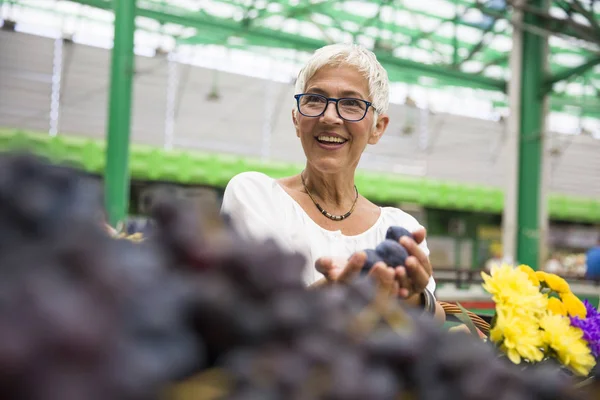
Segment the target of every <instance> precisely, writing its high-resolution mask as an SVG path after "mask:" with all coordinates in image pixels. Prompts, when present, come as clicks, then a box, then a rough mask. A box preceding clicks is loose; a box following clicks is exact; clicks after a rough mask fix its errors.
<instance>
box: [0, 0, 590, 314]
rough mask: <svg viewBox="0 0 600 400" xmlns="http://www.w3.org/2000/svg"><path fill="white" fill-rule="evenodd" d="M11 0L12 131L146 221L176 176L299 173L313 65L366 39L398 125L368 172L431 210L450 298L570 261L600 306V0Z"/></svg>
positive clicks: (3, 124) (437, 260)
mask: <svg viewBox="0 0 600 400" xmlns="http://www.w3.org/2000/svg"><path fill="white" fill-rule="evenodd" d="M0 7H1V8H0V10H1V14H0V16H1V18H2V29H1V31H0V148H1V149H3V150H4V149H14V148H26V149H29V150H32V151H35V152H37V153H40V154H43V155H46V156H48V157H51V158H52V159H54V160H57V161H66V162H69V163H73V164H75V165H77V166H80V167H82V168H84V169H85V170H86V171H88V172H89V173H90V174H92V175H94V176H97V178H98V184H99V185H103V187H104V189H105V205H106V208H107V219H108V220H109V221H110V223H111V224H112V225H113V226H118V227H119V228H120V229H123V230H127V231H129V232H130V233H132V232H136V231H143V230H144V226H145V224H146V223H147V221H146V219H145V215H146V211H147V208H148V205H149V204H150V203H151V201H152V198H153V196H155V195H156V194H157V193H160V192H164V191H167V192H170V193H176V194H178V195H180V196H185V197H189V198H192V199H195V200H196V201H198V203H199V204H203V205H207V204H211V205H216V206H218V205H219V201H220V196H221V194H222V191H223V189H224V187H225V185H226V184H227V182H228V181H229V179H230V178H231V177H233V176H234V175H235V174H237V173H240V172H243V171H247V170H255V171H262V172H265V173H267V174H269V175H270V176H272V177H278V176H285V175H288V174H292V173H295V172H299V171H300V170H301V168H302V164H303V161H304V154H303V152H302V148H301V146H300V143H299V142H298V140H297V138H296V136H295V133H294V130H293V126H292V123H291V110H292V108H293V107H294V101H293V100H294V99H293V94H294V82H295V77H296V76H297V73H298V71H299V68H300V67H301V65H302V64H303V62H304V61H305V60H306V58H307V57H308V56H309V55H310V54H311V52H312V51H314V50H316V49H317V48H319V47H321V46H323V45H325V44H328V43H336V42H357V43H360V44H363V45H365V46H366V47H368V48H370V49H372V50H373V51H375V53H376V54H377V56H378V59H379V60H380V61H381V62H382V64H383V65H384V67H385V68H386V69H387V71H388V74H389V77H390V80H391V98H390V100H391V106H390V111H389V114H390V118H391V122H390V126H389V128H388V130H387V132H386V134H385V135H384V137H383V139H382V140H381V141H380V143H379V144H378V145H376V146H371V147H369V148H368V149H367V151H366V152H365V154H364V157H363V159H362V160H361V165H360V170H361V173H360V174H359V178H358V182H357V185H358V187H359V190H360V191H361V193H362V194H363V195H365V196H366V197H368V198H370V199H371V200H372V201H374V202H375V203H377V204H380V205H394V206H398V207H400V208H402V209H403V210H405V211H407V212H409V213H411V214H412V215H414V216H415V217H416V218H417V219H418V220H419V221H421V223H422V224H423V225H425V226H426V227H427V229H428V244H429V248H430V250H431V259H432V263H433V265H434V267H435V269H436V271H437V272H436V278H437V280H438V282H439V285H438V286H439V287H438V293H437V294H438V297H439V298H441V299H445V300H449V301H451V300H461V301H463V304H466V306H467V307H469V306H470V308H471V309H485V308H488V307H491V306H492V303H490V302H489V299H488V298H487V297H486V295H485V293H484V292H483V290H482V289H481V288H480V286H479V285H477V284H473V283H479V282H480V277H479V271H481V270H482V269H486V268H489V267H490V266H491V265H493V263H497V262H501V261H511V262H522V263H527V264H529V265H531V266H532V267H534V268H538V269H546V270H549V271H552V272H555V273H559V274H561V275H563V276H565V277H568V278H569V279H570V281H571V282H572V285H574V286H573V287H574V290H575V292H576V293H577V294H578V295H580V296H581V297H585V298H588V299H590V300H591V301H592V302H593V304H595V305H596V306H597V305H598V297H599V296H600V286H599V285H598V282H596V281H595V280H594V279H595V275H594V274H593V273H591V272H590V268H589V265H588V261H589V259H590V257H589V255H588V254H589V253H588V252H589V251H590V249H593V248H594V247H596V246H599V245H600V2H598V1H593V0H552V1H545V0H544V1H543V0H532V1H518V0H486V1H479V0H377V1H343V0H339V1H332V0H137V1H134V0H115V1H110V0H76V1H59V0H0ZM598 268H599V269H600V266H599V267H598ZM586 272H587V277H586ZM597 273H598V274H600V272H597ZM598 279H600V275H598ZM468 302H471V303H470V304H469V303H468Z"/></svg>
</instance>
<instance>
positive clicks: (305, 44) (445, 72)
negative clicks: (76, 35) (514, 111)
mask: <svg viewBox="0 0 600 400" xmlns="http://www.w3.org/2000/svg"><path fill="white" fill-rule="evenodd" d="M72 1H74V2H76V3H80V4H85V5H88V6H91V7H96V8H101V9H105V10H110V4H111V2H110V1H108V0H72ZM143 6H144V2H140V4H139V7H138V11H137V15H139V16H142V17H146V18H150V19H154V20H156V21H159V22H161V23H174V24H178V25H182V26H187V27H192V28H198V29H206V28H210V27H214V28H217V29H229V30H230V31H231V35H234V36H235V35H239V36H242V37H247V38H260V39H262V40H267V41H269V42H270V43H273V42H278V43H280V46H281V47H284V48H290V47H293V48H296V49H298V50H303V51H314V50H316V49H318V48H319V47H322V46H324V45H326V44H327V43H326V42H324V41H322V40H317V39H312V38H307V37H302V36H298V35H294V34H290V33H286V32H281V31H276V30H273V29H268V28H264V27H249V28H245V27H244V26H243V25H241V24H240V23H238V22H235V21H233V20H231V19H226V18H217V17H212V16H208V15H206V14H203V13H198V14H197V15H190V13H189V12H187V11H185V12H184V10H180V9H178V8H177V7H173V6H171V7H169V9H168V10H169V12H164V11H160V12H159V11H156V10H153V9H146V8H143ZM378 58H379V59H380V60H381V62H382V64H386V67H388V66H394V67H398V68H405V69H411V70H414V71H419V72H421V75H425V76H430V77H433V78H439V79H442V80H444V79H446V78H451V79H452V80H453V81H456V82H461V84H462V85H464V86H468V87H477V88H480V89H487V90H496V91H498V90H501V91H502V90H505V88H506V82H504V81H502V80H499V79H493V78H488V77H485V76H481V75H475V74H469V73H465V72H461V71H455V70H449V69H448V68H447V67H446V66H439V65H426V64H421V63H418V62H415V61H411V60H404V59H400V58H397V57H394V56H393V55H390V54H378Z"/></svg>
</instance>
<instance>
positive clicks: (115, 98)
mask: <svg viewBox="0 0 600 400" xmlns="http://www.w3.org/2000/svg"><path fill="white" fill-rule="evenodd" d="M135 3H136V0H119V1H115V2H113V4H114V11H115V22H114V24H115V36H114V46H113V50H112V68H111V78H110V96H109V108H108V132H107V135H106V136H107V146H106V171H105V175H104V179H105V182H104V184H105V206H106V211H107V214H108V222H109V223H110V224H111V225H112V226H116V225H118V224H119V223H120V222H123V221H124V219H125V217H126V215H127V208H128V206H129V134H130V130H131V97H132V86H133V75H134V53H133V42H134V33H135V11H136V10H135V9H136V7H135Z"/></svg>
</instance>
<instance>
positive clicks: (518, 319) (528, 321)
mask: <svg viewBox="0 0 600 400" xmlns="http://www.w3.org/2000/svg"><path fill="white" fill-rule="evenodd" d="M517 311H519V309H518V308H517V307H503V306H500V307H498V308H497V310H496V323H495V324H494V327H493V328H492V329H491V330H490V340H492V341H493V342H494V343H497V344H500V349H501V350H502V351H503V352H504V353H506V355H507V356H508V358H509V359H510V361H512V362H513V363H514V364H520V363H521V360H522V359H523V358H524V359H526V360H529V361H531V362H533V361H538V362H539V361H541V360H542V359H543V357H544V353H543V352H542V350H541V349H542V348H543V347H544V346H543V345H544V342H543V340H542V331H540V329H539V324H538V320H537V318H534V317H532V316H524V315H520V313H519V312H517Z"/></svg>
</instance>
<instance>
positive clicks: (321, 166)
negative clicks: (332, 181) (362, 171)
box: [308, 156, 349, 174]
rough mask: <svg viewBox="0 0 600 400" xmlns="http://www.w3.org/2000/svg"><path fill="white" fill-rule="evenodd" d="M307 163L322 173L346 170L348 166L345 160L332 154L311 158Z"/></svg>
mask: <svg viewBox="0 0 600 400" xmlns="http://www.w3.org/2000/svg"><path fill="white" fill-rule="evenodd" d="M308 163H309V164H310V165H311V167H313V168H314V169H316V170H317V171H319V172H321V173H324V174H335V173H339V172H341V171H347V170H348V168H349V163H348V161H347V160H345V159H342V158H341V157H334V156H326V157H318V158H311V159H309V161H308Z"/></svg>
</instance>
